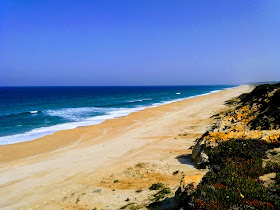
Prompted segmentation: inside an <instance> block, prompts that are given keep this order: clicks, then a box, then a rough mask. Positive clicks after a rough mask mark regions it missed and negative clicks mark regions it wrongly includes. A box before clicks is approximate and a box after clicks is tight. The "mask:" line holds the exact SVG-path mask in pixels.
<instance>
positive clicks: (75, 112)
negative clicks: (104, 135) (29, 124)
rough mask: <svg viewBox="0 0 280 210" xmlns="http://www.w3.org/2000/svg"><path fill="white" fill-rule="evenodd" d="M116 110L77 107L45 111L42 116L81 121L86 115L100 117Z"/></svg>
mask: <svg viewBox="0 0 280 210" xmlns="http://www.w3.org/2000/svg"><path fill="white" fill-rule="evenodd" d="M114 110H116V108H102V107H78V108H62V109H57V110H46V111H44V114H46V115H49V116H52V117H61V118H64V119H66V120H70V121H80V120H83V119H84V118H85V117H86V116H88V115H93V114H98V115H102V114H105V113H108V112H110V111H114Z"/></svg>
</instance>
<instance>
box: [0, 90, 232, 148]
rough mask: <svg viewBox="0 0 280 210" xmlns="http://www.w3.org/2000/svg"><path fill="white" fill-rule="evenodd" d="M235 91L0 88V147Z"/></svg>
mask: <svg viewBox="0 0 280 210" xmlns="http://www.w3.org/2000/svg"><path fill="white" fill-rule="evenodd" d="M232 87H234V86H229V85H227V86H217V85H216V86H141V87H135V86H133V87H127V86H125V87H0V145H5V144H13V143H17V142H24V141H30V140H33V139H36V138H39V137H42V136H45V135H49V134H52V133H54V132H55V131H59V130H67V129H72V128H77V127H80V126H88V125H95V124H99V123H101V122H103V121H104V120H107V119H113V118H117V117H122V116H126V115H128V114H130V113H132V112H137V111H141V110H143V109H145V108H147V107H153V106H159V105H162V104H166V103H171V102H175V101H180V100H183V99H187V98H191V97H196V96H200V95H205V94H209V93H213V92H217V91H220V90H223V89H227V88H232Z"/></svg>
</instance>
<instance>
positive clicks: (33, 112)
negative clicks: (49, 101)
mask: <svg viewBox="0 0 280 210" xmlns="http://www.w3.org/2000/svg"><path fill="white" fill-rule="evenodd" d="M30 113H31V114H36V113H38V111H30Z"/></svg>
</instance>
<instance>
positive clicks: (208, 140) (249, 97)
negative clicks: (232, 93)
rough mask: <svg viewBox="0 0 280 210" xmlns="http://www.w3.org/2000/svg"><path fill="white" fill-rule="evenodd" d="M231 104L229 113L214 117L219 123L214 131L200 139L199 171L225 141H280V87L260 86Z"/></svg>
mask: <svg viewBox="0 0 280 210" xmlns="http://www.w3.org/2000/svg"><path fill="white" fill-rule="evenodd" d="M227 104H228V105H229V107H228V110H227V111H224V112H222V113H220V114H217V115H215V116H214V117H216V119H217V122H216V123H215V125H214V126H213V127H212V129H211V130H209V131H207V132H206V133H205V134H204V135H203V136H202V137H201V138H199V139H197V142H196V145H195V146H194V148H193V151H192V156H191V157H192V160H193V161H194V162H195V164H196V166H197V167H198V168H205V166H206V165H207V163H208V155H209V153H210V151H211V149H212V148H214V147H215V146H217V145H218V143H219V142H221V141H227V140H230V139H233V138H234V139H238V138H243V139H263V140H265V141H267V142H275V141H279V139H280V84H273V85H260V86H257V87H256V88H255V89H254V90H253V91H252V92H251V93H248V94H243V95H241V96H239V97H238V98H235V99H232V100H230V101H228V102H227Z"/></svg>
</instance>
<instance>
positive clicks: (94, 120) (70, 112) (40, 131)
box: [0, 88, 230, 145]
mask: <svg viewBox="0 0 280 210" xmlns="http://www.w3.org/2000/svg"><path fill="white" fill-rule="evenodd" d="M225 89H230V88H225ZM225 89H221V90H225ZM221 90H214V91H211V92H209V93H204V94H200V95H195V96H190V97H185V98H180V99H175V100H170V101H165V102H159V103H154V104H152V105H150V106H141V107H135V108H101V107H100V108H99V107H81V108H65V109H59V110H48V111H44V113H45V114H48V115H50V116H58V117H62V118H65V119H68V120H76V121H75V122H69V123H63V124H58V125H53V126H48V127H41V128H35V129H33V130H31V131H28V132H25V133H23V134H16V135H11V136H3V137H0V145H5V144H14V143H18V142H24V141H31V140H34V139H37V138H40V137H43V136H46V135H50V134H52V133H54V132H56V131H60V130H69V129H74V128H77V127H81V126H89V125H96V124H100V123H102V122H103V121H105V120H108V119H114V118H118V117H123V116H127V115H129V114H130V113H132V112H138V111H141V110H144V109H146V108H148V107H156V106H160V105H163V104H170V103H174V102H178V101H183V100H186V99H190V98H195V97H199V96H205V95H209V94H212V93H217V92H219V91H221ZM94 111H96V112H98V113H100V112H104V115H99V116H95V117H88V118H84V119H82V118H81V117H80V116H82V115H84V114H86V113H92V112H94ZM79 117H80V118H79ZM77 120H78V121H77Z"/></svg>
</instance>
